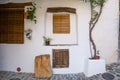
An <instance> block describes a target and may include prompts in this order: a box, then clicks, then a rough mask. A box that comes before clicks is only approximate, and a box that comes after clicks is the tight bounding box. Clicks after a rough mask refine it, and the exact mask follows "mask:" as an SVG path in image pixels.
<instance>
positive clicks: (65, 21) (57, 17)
mask: <svg viewBox="0 0 120 80" xmlns="http://www.w3.org/2000/svg"><path fill="white" fill-rule="evenodd" d="M53 33H59V34H63V33H64V34H68V33H70V15H69V14H53Z"/></svg>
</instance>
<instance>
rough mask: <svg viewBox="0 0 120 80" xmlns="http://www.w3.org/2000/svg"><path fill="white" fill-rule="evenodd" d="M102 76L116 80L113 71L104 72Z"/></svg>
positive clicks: (108, 79) (106, 79)
mask: <svg viewBox="0 0 120 80" xmlns="http://www.w3.org/2000/svg"><path fill="white" fill-rule="evenodd" d="M102 77H103V78H104V79H105V80H114V78H115V76H114V75H112V74H111V73H103V74H102Z"/></svg>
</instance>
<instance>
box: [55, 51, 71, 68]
mask: <svg viewBox="0 0 120 80" xmlns="http://www.w3.org/2000/svg"><path fill="white" fill-rule="evenodd" d="M65 67H69V50H68V49H53V68H65Z"/></svg>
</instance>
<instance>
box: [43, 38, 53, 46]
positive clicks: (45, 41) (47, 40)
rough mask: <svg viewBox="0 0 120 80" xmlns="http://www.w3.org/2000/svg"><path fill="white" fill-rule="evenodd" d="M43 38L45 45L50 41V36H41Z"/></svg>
mask: <svg viewBox="0 0 120 80" xmlns="http://www.w3.org/2000/svg"><path fill="white" fill-rule="evenodd" d="M43 39H44V43H45V45H50V41H51V40H52V38H50V37H45V36H43Z"/></svg>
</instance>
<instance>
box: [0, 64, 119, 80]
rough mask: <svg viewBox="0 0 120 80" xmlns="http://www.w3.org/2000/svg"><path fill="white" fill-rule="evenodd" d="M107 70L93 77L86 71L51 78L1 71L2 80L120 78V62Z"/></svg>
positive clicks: (94, 79)
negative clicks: (85, 72)
mask: <svg viewBox="0 0 120 80" xmlns="http://www.w3.org/2000/svg"><path fill="white" fill-rule="evenodd" d="M106 69H107V71H106V72H105V73H102V74H97V75H94V76H91V77H86V76H85V75H84V73H76V74H53V76H52V77H51V78H47V79H40V78H34V73H16V72H10V71H0V80H120V63H113V64H110V65H107V67H106Z"/></svg>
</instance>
